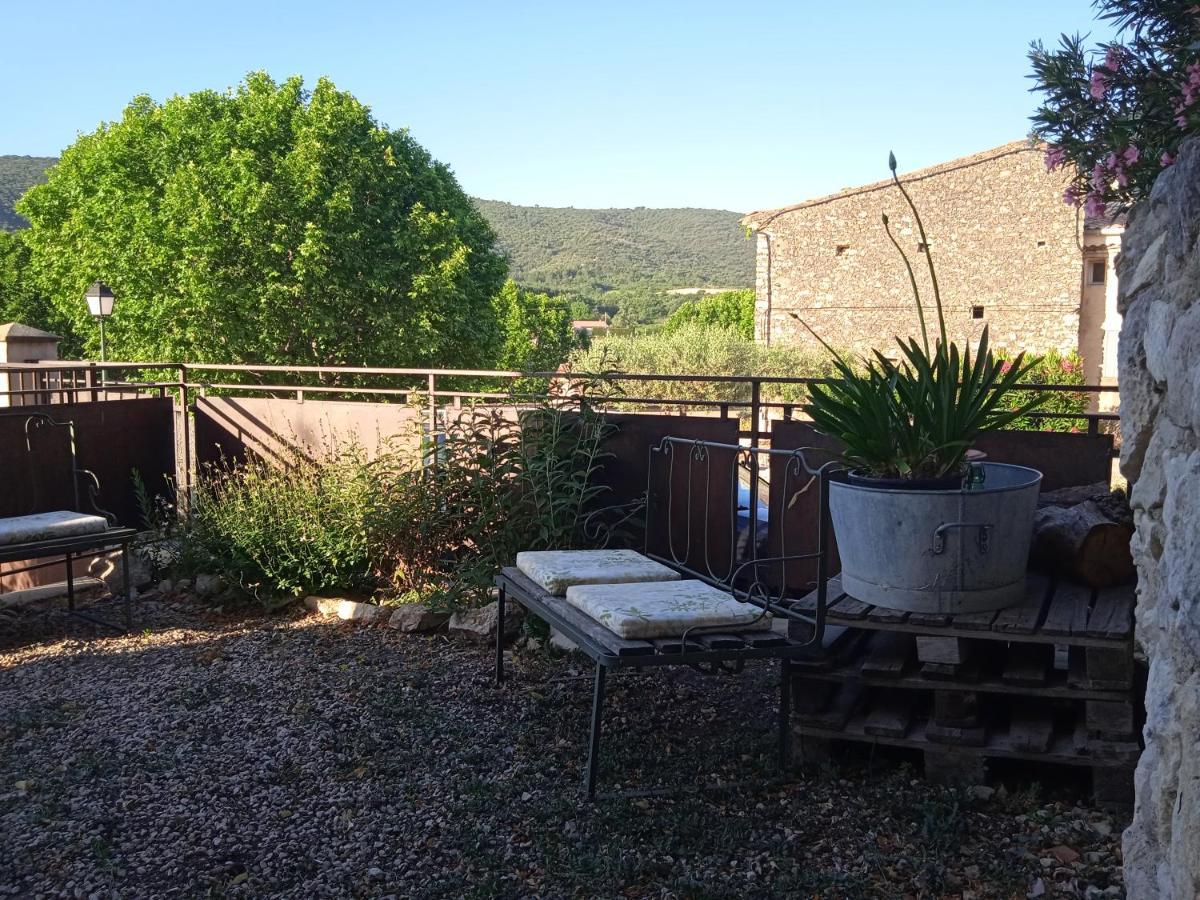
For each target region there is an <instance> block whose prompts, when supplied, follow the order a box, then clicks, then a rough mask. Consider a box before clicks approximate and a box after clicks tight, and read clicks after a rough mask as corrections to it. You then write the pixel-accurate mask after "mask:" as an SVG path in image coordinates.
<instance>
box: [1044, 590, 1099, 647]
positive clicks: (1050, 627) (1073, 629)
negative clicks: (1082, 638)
mask: <svg viewBox="0 0 1200 900" xmlns="http://www.w3.org/2000/svg"><path fill="white" fill-rule="evenodd" d="M1091 602H1092V589H1091V588H1089V587H1084V586H1083V585H1079V584H1070V583H1069V582H1059V583H1058V584H1056V585H1055V586H1054V589H1053V592H1052V593H1051V595H1050V600H1049V603H1048V604H1047V606H1046V620H1045V621H1044V622H1043V623H1042V634H1051V635H1055V636H1056V637H1070V636H1071V635H1072V634H1076V633H1082V632H1083V631H1084V630H1085V629H1086V627H1087V614H1088V606H1089V604H1091Z"/></svg>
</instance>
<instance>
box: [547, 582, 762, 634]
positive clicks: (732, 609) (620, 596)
mask: <svg viewBox="0 0 1200 900" xmlns="http://www.w3.org/2000/svg"><path fill="white" fill-rule="evenodd" d="M567 602H568V603H570V604H571V605H572V606H574V607H576V608H578V609H580V610H581V611H583V612H585V613H587V614H588V615H589V616H591V617H592V618H593V619H595V620H596V621H597V622H599V623H600V624H601V625H603V626H604V627H605V628H607V629H608V630H609V631H611V632H613V633H614V634H616V635H617V636H619V637H623V638H626V639H627V640H638V639H646V638H665V637H680V636H681V635H682V634H683V632H684V631H685V630H687V629H688V628H691V627H693V626H695V625H717V626H721V627H723V628H728V629H730V630H731V631H736V630H739V629H744V628H751V627H752V628H754V629H767V628H770V627H771V616H770V614H767V615H765V616H763V617H762V618H761V619H760V618H759V613H760V612H761V610H760V609H759V608H758V607H757V606H754V605H753V604H751V603H741V602H739V601H738V600H736V599H734V597H733V595H732V594H729V593H727V592H726V591H722V590H720V589H719V588H715V587H713V586H712V585H710V584H706V583H705V582H703V581H696V580H687V581H676V582H672V583H670V584H589V585H576V586H573V587H569V588H567Z"/></svg>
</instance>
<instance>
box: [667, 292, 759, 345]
mask: <svg viewBox="0 0 1200 900" xmlns="http://www.w3.org/2000/svg"><path fill="white" fill-rule="evenodd" d="M684 325H701V326H704V327H706V328H730V329H733V330H734V331H736V332H737V333H738V334H739V335H741V336H742V337H744V338H747V339H751V340H752V339H753V338H754V291H723V292H722V293H720V294H708V295H706V296H703V297H701V298H700V299H698V300H693V301H691V302H689V303H685V304H683V306H681V307H679V308H678V309H677V310H675V312H673V313H671V315H670V316H668V317H667V321H666V324H665V325H663V330H664V331H666V332H667V333H672V332H675V331H678V330H679V329H680V328H682V327H683V326H684Z"/></svg>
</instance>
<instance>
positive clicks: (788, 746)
mask: <svg viewBox="0 0 1200 900" xmlns="http://www.w3.org/2000/svg"><path fill="white" fill-rule="evenodd" d="M791 765H792V661H791V660H790V659H781V660H780V661H779V768H780V770H781V771H783V772H787V771H788V770H789V769H790V768H791Z"/></svg>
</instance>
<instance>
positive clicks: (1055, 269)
mask: <svg viewBox="0 0 1200 900" xmlns="http://www.w3.org/2000/svg"><path fill="white" fill-rule="evenodd" d="M880 164H881V165H880V168H881V169H884V171H886V168H884V157H883V156H882V155H881V157H880ZM902 180H903V181H904V184H905V186H906V187H907V188H908V190H909V191H910V193H911V194H912V196H913V200H914V201H915V202H916V204H917V208H918V209H919V210H920V212H921V217H922V219H923V220H924V222H925V229H926V233H927V235H928V238H929V244H930V249H931V250H932V252H933V254H934V262H935V264H936V266H937V272H938V280H939V282H940V285H941V288H942V299H943V302H944V305H945V306H946V310H947V325H948V327H949V330H950V332H951V335H952V337H953V338H955V339H958V340H977V339H978V337H979V334H980V332H981V331H982V328H983V326H984V325H985V324H987V325H988V326H989V333H990V336H991V340H992V342H993V345H994V346H998V347H1003V348H1007V349H1010V350H1013V351H1018V350H1026V349H1029V350H1039V351H1040V350H1048V349H1050V348H1055V349H1059V350H1062V351H1070V350H1074V349H1076V348H1077V347H1078V345H1079V305H1080V289H1081V277H1082V259H1081V244H1080V240H1081V234H1080V227H1081V226H1080V223H1079V222H1078V220H1077V216H1076V211H1075V210H1074V209H1073V208H1071V207H1069V206H1066V205H1065V204H1063V202H1062V192H1063V188H1064V187H1065V179H1064V177H1063V176H1062V174H1061V173H1047V172H1046V169H1045V166H1044V164H1043V162H1042V154H1041V151H1040V150H1037V149H1035V148H1032V147H1030V146H1029V145H1028V144H1027V143H1025V142H1019V143H1014V144H1007V145H1005V146H1003V147H999V148H996V149H995V150H990V151H987V152H986V153H980V154H977V155H975V156H971V157H965V158H963V159H960V160H955V161H953V162H950V163H946V164H944V165H940V166H934V167H932V168H929V169H924V170H921V171H919V172H914V173H912V174H909V175H905V176H902ZM884 212H886V213H887V214H888V216H889V218H890V219H891V222H892V228H893V233H894V234H895V235H896V237H897V239H898V241H899V242H900V244H901V246H902V247H903V248H904V250H905V252H906V253H908V254H909V257H910V259H911V261H912V263H913V267H914V269H915V271H916V274H917V277H918V281H919V284H920V286H921V289H922V296H923V298H924V299H925V300H926V301H927V302H928V303H932V301H933V293H932V291H931V290H930V289H929V283H928V282H929V276H928V272H927V271H926V264H925V263H926V261H925V258H924V256H922V255H921V253H920V248H919V246H918V245H919V243H920V237H919V235H918V233H917V230H916V227H915V223H914V221H913V218H912V216H911V214H910V213H909V211H908V208H907V206H906V205H905V203H904V199H903V198H902V197H901V196H900V193H899V191H898V190H897V189H896V187H895V186H894V185H892V184H891V182H887V181H885V182H880V183H878V184H874V185H868V186H866V187H863V188H857V189H854V190H850V191H845V192H843V193H841V194H837V195H834V196H832V197H827V198H824V199H821V200H813V201H809V202H807V203H803V204H800V205H799V206H795V207H788V208H785V209H783V210H773V211H767V212H761V213H751V214H750V215H749V216H747V217H746V219H745V220H743V221H745V222H746V223H747V224H749V225H750V226H751V227H754V228H755V229H756V230H757V232H758V262H757V266H756V320H757V324H756V327H757V332H758V336H759V338H760V339H761V340H764V341H769V342H770V343H773V344H775V343H791V344H800V345H805V346H812V347H814V348H815V346H816V344H815V341H814V340H813V338H812V337H811V336H810V335H809V334H808V332H807V331H806V330H805V329H804V327H803V326H802V325H801V324H800V323H799V322H797V321H796V320H795V319H794V318H793V317H792V316H791V315H790V314H791V313H796V314H797V315H800V316H802V317H803V318H804V320H805V321H806V322H808V324H809V325H811V326H812V327H813V328H814V329H815V330H816V332H817V333H818V334H820V335H821V336H822V337H823V338H824V339H825V340H826V341H828V342H829V343H831V344H833V345H834V346H837V347H844V348H847V349H853V350H858V351H863V350H867V349H871V348H875V347H878V348H880V349H891V348H893V347H894V341H893V340H892V338H893V336H894V335H896V334H916V333H917V320H916V313H915V310H914V306H913V300H912V291H911V288H910V284H909V280H908V275H907V273H906V272H905V268H904V265H903V262H902V261H901V259H900V257H899V254H897V252H896V250H895V248H894V247H892V245H891V244H890V243H889V241H888V239H887V235H886V234H885V233H884V230H883V224H882V222H881V218H880V216H881V214H882V213H884ZM927 315H928V318H929V320H930V323H931V324H933V321H934V319H933V312H932V310H930V311H929V312H928V314H927ZM976 316H979V317H978V318H976Z"/></svg>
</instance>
